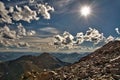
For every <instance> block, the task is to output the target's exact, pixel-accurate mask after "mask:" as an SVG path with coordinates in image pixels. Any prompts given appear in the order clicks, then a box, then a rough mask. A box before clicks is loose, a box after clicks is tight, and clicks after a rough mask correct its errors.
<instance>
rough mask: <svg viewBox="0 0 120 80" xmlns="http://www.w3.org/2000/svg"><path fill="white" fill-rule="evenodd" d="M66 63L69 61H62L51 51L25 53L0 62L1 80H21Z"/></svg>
mask: <svg viewBox="0 0 120 80" xmlns="http://www.w3.org/2000/svg"><path fill="white" fill-rule="evenodd" d="M65 65H69V63H65V62H62V61H60V60H59V59H57V58H56V57H54V56H52V55H50V54H49V53H43V54H41V55H40V56H32V55H25V56H22V57H20V58H18V59H16V60H12V61H7V62H3V63H0V80H21V79H22V78H23V77H24V76H26V75H28V74H33V73H38V74H39V73H40V72H42V71H46V70H53V69H56V68H59V67H62V66H65ZM24 78H25V77H24ZM25 80H27V79H25Z"/></svg>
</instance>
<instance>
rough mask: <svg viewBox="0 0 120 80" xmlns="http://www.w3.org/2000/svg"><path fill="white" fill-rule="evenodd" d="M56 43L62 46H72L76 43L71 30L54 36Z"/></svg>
mask: <svg viewBox="0 0 120 80" xmlns="http://www.w3.org/2000/svg"><path fill="white" fill-rule="evenodd" d="M54 38H55V40H54V44H55V45H58V46H61V47H63V48H65V47H67V48H72V47H73V44H74V40H73V39H74V36H73V35H71V34H70V33H69V32H67V31H65V32H64V33H63V34H62V35H56V36H54Z"/></svg>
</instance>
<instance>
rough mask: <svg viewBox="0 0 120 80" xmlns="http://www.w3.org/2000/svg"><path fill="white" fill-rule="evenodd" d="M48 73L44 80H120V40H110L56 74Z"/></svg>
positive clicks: (56, 71)
mask: <svg viewBox="0 0 120 80" xmlns="http://www.w3.org/2000/svg"><path fill="white" fill-rule="evenodd" d="M43 74H45V72H43ZM47 75H49V77H47V78H46V77H45V78H44V76H43V77H42V80H49V79H53V80H119V79H120V41H112V42H109V43H108V44H106V45H104V46H103V47H101V48H100V49H98V50H96V51H95V52H93V53H91V54H89V55H87V56H85V57H83V58H81V59H80V60H79V61H78V62H76V63H74V64H72V65H70V66H65V67H62V68H59V69H57V70H54V75H52V76H51V75H50V72H47Z"/></svg>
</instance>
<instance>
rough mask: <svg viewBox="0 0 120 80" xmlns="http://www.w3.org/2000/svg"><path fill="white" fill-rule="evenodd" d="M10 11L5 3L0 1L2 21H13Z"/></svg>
mask: <svg viewBox="0 0 120 80" xmlns="http://www.w3.org/2000/svg"><path fill="white" fill-rule="evenodd" d="M8 13H9V11H7V10H6V8H5V5H4V3H3V2H1V1H0V16H1V18H0V23H12V20H11V17H10V16H9V15H8Z"/></svg>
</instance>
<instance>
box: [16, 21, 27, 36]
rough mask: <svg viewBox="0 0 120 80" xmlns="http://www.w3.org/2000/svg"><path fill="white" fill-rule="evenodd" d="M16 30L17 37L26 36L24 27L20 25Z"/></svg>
mask: <svg viewBox="0 0 120 80" xmlns="http://www.w3.org/2000/svg"><path fill="white" fill-rule="evenodd" d="M17 28H18V30H17V35H18V36H26V35H27V34H26V33H27V32H26V29H25V28H24V26H23V25H22V24H21V23H20V24H19V25H18V26H17Z"/></svg>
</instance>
